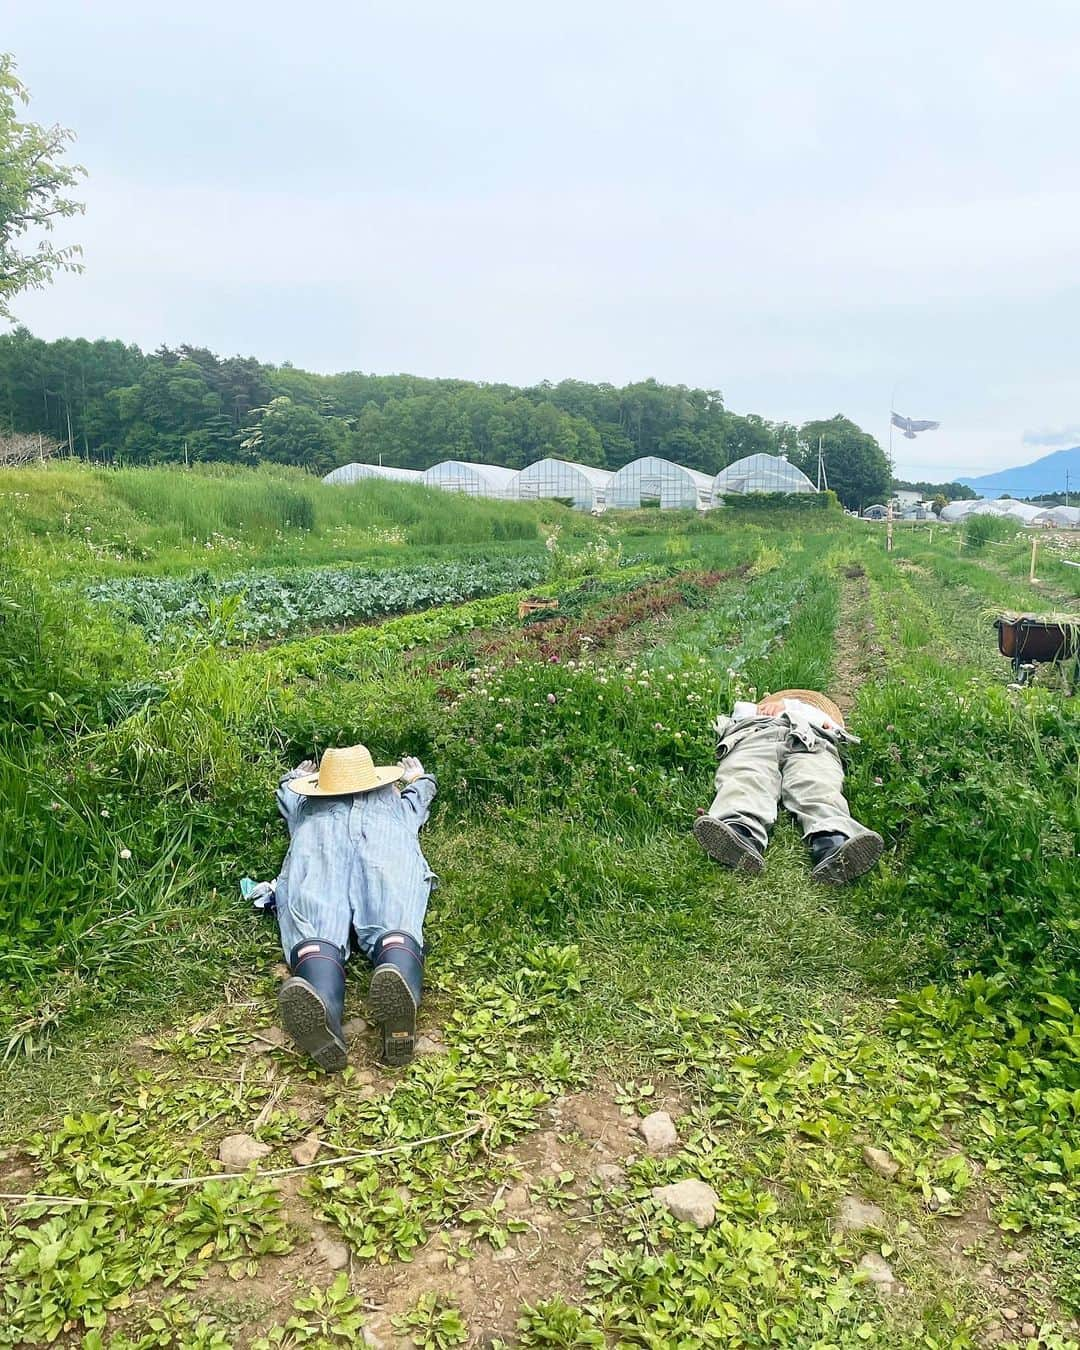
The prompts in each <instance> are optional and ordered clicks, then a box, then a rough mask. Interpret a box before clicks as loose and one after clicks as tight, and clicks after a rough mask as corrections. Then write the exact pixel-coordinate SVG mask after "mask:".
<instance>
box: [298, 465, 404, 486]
mask: <svg viewBox="0 0 1080 1350" xmlns="http://www.w3.org/2000/svg"><path fill="white" fill-rule="evenodd" d="M423 477H424V475H423V474H422V473H421V472H420V470H419V469H399V468H398V467H397V466H396V465H394V464H342V465H341V466H340V468H337V469H333V470H332V471H331V472H330V473H328V474H326V475H325V477H324V478H323V482H324V483H338V484H340V483H359V482H360V480H361V479H363V478H389V479H391V480H393V481H394V482H399V483H419V482H421V481H422V480H423Z"/></svg>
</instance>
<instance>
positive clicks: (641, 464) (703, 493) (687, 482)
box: [607, 455, 713, 511]
mask: <svg viewBox="0 0 1080 1350" xmlns="http://www.w3.org/2000/svg"><path fill="white" fill-rule="evenodd" d="M712 487H713V480H712V475H711V474H707V473H699V472H698V471H697V469H685V468H683V466H682V465H681V464H673V463H672V462H671V460H670V459H661V458H660V457H659V456H658V455H643V456H642V458H641V459H635V460H631V462H630V463H629V464H624V465H623V467H622V468H621V469H620V470H619V471H618V473H616V474H615V475H614V477H613V478H612V480H611V482H610V483H609V484H608V488H607V504H608V506H614V507H620V508H622V509H624V510H625V509H630V510H633V509H634V508H635V507H638V506H659V507H660V509H661V510H664V511H694V510H698V511H707V510H708V509H709V507H710V506H711V505H712Z"/></svg>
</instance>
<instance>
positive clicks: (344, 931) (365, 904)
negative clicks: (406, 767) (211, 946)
mask: <svg viewBox="0 0 1080 1350" xmlns="http://www.w3.org/2000/svg"><path fill="white" fill-rule="evenodd" d="M297 776H298V774H297V771H296V770H294V771H293V772H292V773H288V774H286V775H285V777H284V778H283V779H282V780H281V783H280V785H279V787H278V791H277V801H278V808H279V809H280V811H281V814H282V816H283V817H284V818H285V823H286V825H287V826H288V827H289V851H288V853H287V854H286V855H285V862H284V863H283V864H282V868H281V875H280V876H279V877H278V878H277V881H276V882H275V883H274V886H275V890H276V892H277V918H278V926H279V927H280V929H281V945H282V947H283V949H284V951H285V958H286V960H288V958H289V955H290V954H291V952H292V951H293V949H294V948H295V947H296V945H297V943H299V942H304V941H310V940H311V939H312V938H318V939H319V940H320V941H322V942H332V943H333V944H334V945H335V946H336V947H338V948H339V949H340V951H341V956H342V959H343V960H344V959H345V958H347V957H348V955H349V949H350V945H351V934H355V936H356V941H357V943H358V944H359V946H360V950H361V951H362V952H363V953H364V954H365V956H367V955H370V953H371V949H372V947H373V946H374V945H375V943H376V941H377V940H378V939H379V937H381V936H382V934H383V933H391V932H392V933H407V934H408V935H409V936H410V937H412V938H415V939H416V941H417V942H418V943H420V944H422V943H423V940H424V937H423V927H424V915H425V914H426V912H427V905H428V899H429V897H430V895H431V890H432V886H433V884H434V882H435V874H434V872H432V870H431V868H430V867H429V866H428V862H427V859H426V858H425V857H424V855H423V853H422V852H421V850H420V839H419V834H420V828H421V826H422V825H423V824H424V822H425V821H426V820H427V818H428V812H429V810H430V807H431V802H432V799H433V798H434V796H435V793H436V791H437V785H436V782H435V779H434V778H433V777H432V775H431V774H425V775H424V776H423V777H422V778H418V779H416V780H415V781H414V782H412V783H410V784H409V785H408V787H406V788H403V789H402V790H401V791H400V792H399V791H398V789H397V787H396V786H394V785H393V784H389V785H388V786H386V787H380V788H375V789H373V790H372V791H371V792H355V793H353V794H352V795H350V796H344V797H310V796H302V795H301V794H300V793H297V792H293V791H292V789H291V788H290V787H288V783H289V780H290V779H291V778H295V777H297Z"/></svg>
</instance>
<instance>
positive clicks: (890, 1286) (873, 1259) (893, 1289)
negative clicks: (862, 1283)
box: [858, 1252, 904, 1298]
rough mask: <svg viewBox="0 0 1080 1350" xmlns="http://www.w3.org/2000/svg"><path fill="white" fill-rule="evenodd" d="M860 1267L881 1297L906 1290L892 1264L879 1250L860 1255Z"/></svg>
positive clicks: (887, 1296)
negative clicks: (894, 1272)
mask: <svg viewBox="0 0 1080 1350" xmlns="http://www.w3.org/2000/svg"><path fill="white" fill-rule="evenodd" d="M858 1269H859V1270H861V1271H862V1272H863V1274H864V1275H865V1276H866V1278H867V1282H868V1283H870V1284H872V1285H873V1286H874V1291H875V1292H876V1293H877V1294H878V1295H879V1296H880V1297H881V1298H892V1297H893V1295H894V1294H902V1293H903V1292H904V1286H903V1285H902V1284H901V1283H900V1281H899V1280H898V1279H897V1278H896V1276H895V1275H894V1274H893V1270H892V1266H890V1265H889V1263H888V1261H886V1260H885V1258H884V1257H883V1256H881V1255H880V1254H879V1253H878V1252H867V1253H866V1254H865V1255H864V1256H862V1257H860V1258H859V1266H858Z"/></svg>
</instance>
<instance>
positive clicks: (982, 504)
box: [941, 497, 1042, 525]
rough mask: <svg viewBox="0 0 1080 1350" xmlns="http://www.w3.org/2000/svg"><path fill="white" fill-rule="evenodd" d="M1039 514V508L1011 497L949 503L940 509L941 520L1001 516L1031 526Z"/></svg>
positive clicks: (1040, 512)
mask: <svg viewBox="0 0 1080 1350" xmlns="http://www.w3.org/2000/svg"><path fill="white" fill-rule="evenodd" d="M1041 514H1042V511H1041V508H1040V507H1038V506H1031V505H1029V504H1028V503H1027V502H1016V501H1013V499H1012V498H1011V497H999V498H997V499H996V500H995V501H986V500H984V499H983V498H976V499H974V500H969V501H966V502H950V503H949V504H948V506H946V507H943V508H942V512H941V519H942V520H949V521H957V520H966V519H967V517H968V516H1001V517H1003V518H1004V519H1006V520H1015V521H1016V522H1017V523H1018V524H1020V525H1032V524H1035V523H1036V519H1037V517H1038V516H1040V515H1041Z"/></svg>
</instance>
